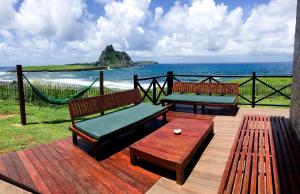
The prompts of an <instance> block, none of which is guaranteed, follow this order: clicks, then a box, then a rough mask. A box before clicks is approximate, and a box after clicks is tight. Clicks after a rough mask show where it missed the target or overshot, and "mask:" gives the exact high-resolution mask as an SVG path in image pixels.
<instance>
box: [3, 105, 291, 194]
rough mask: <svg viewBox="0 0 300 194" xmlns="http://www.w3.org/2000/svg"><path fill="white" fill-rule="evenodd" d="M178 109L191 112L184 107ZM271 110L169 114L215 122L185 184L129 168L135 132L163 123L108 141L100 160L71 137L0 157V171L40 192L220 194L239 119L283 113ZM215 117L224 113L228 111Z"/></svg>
mask: <svg viewBox="0 0 300 194" xmlns="http://www.w3.org/2000/svg"><path fill="white" fill-rule="evenodd" d="M179 110H180V111H181V110H183V111H187V112H189V110H188V109H186V110H185V107H180V108H179ZM271 110H272V109H241V110H240V111H239V112H238V114H237V115H236V116H211V115H201V114H197V115H195V114H192V113H183V112H169V113H168V117H167V118H168V120H172V119H174V118H195V119H200V120H214V122H215V129H214V131H215V136H214V137H213V138H212V139H211V138H210V139H208V140H207V141H206V142H205V144H203V146H202V147H201V148H200V149H199V151H198V153H197V154H196V156H195V157H194V159H193V162H192V163H191V165H190V166H189V167H188V169H187V173H188V174H189V173H190V176H189V178H188V179H187V181H186V183H185V184H184V185H183V186H179V185H177V184H176V182H175V181H174V179H175V174H174V173H172V172H168V171H165V170H163V169H160V168H158V167H157V166H153V165H151V164H149V163H146V162H142V163H140V164H139V165H137V166H132V165H131V164H130V158H129V149H128V148H127V147H128V146H129V145H130V144H132V143H133V142H135V141H136V140H137V139H139V138H141V137H139V138H137V135H136V133H137V130H143V131H144V133H143V135H144V136H146V135H147V134H149V133H151V132H152V131H153V130H155V129H158V128H159V127H160V126H161V125H162V122H161V120H156V121H154V122H150V123H148V124H147V125H146V126H145V127H144V128H140V129H137V128H136V129H134V130H130V131H128V133H126V134H124V135H122V136H119V137H117V138H115V139H113V140H110V141H107V142H104V143H103V144H102V145H101V147H100V150H101V153H100V160H99V161H96V160H95V159H94V158H93V156H92V153H93V152H92V148H91V146H90V145H89V144H88V143H86V142H85V141H83V140H79V141H78V143H79V147H76V146H74V145H73V144H72V142H71V138H68V139H65V140H60V141H56V142H52V143H49V144H45V145H40V146H37V147H34V148H32V149H28V150H22V151H18V152H13V153H8V154H5V155H2V156H0V173H1V174H3V175H5V176H7V177H9V178H10V179H12V180H14V181H16V182H18V183H21V184H23V185H26V186H29V187H31V188H33V189H34V190H36V191H39V192H41V193H145V192H147V191H148V192H149V193H158V192H159V193H163V192H173V193H178V192H185V193H190V192H197V191H203V192H204V193H205V192H206V193H207V192H208V193H216V191H217V189H218V185H219V183H220V179H221V176H222V173H223V170H224V168H225V164H226V161H227V158H228V154H229V151H230V148H231V145H232V142H233V139H234V136H235V133H236V129H237V126H238V124H239V122H240V118H241V115H242V114H248V113H251V112H257V113H262V114H263V113H269V114H274V113H276V112H277V110H280V109H275V110H274V109H273V112H272V111H271ZM281 112H284V114H286V112H287V111H286V110H284V111H281ZM217 114H224V115H226V112H217ZM160 176H163V177H161V178H160ZM0 190H1V189H0Z"/></svg>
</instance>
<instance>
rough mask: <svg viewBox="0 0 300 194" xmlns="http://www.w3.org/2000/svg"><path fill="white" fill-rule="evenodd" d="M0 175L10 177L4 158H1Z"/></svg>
mask: <svg viewBox="0 0 300 194" xmlns="http://www.w3.org/2000/svg"><path fill="white" fill-rule="evenodd" d="M0 174H3V175H5V176H8V175H7V170H6V167H5V164H4V162H3V159H2V156H0Z"/></svg>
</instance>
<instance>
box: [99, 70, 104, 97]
mask: <svg viewBox="0 0 300 194" xmlns="http://www.w3.org/2000/svg"><path fill="white" fill-rule="evenodd" d="M99 87H100V88H99V92H100V96H102V95H104V75H103V71H100V72H99Z"/></svg>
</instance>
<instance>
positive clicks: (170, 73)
mask: <svg viewBox="0 0 300 194" xmlns="http://www.w3.org/2000/svg"><path fill="white" fill-rule="evenodd" d="M173 78H174V74H173V71H168V74H167V82H168V90H167V95H170V94H172V89H173Z"/></svg>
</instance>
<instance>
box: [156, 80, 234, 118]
mask: <svg viewBox="0 0 300 194" xmlns="http://www.w3.org/2000/svg"><path fill="white" fill-rule="evenodd" d="M184 93H195V94H198V95H190V94H184ZM238 93H239V86H238V83H194V82H176V83H174V86H173V88H172V94H171V95H168V96H166V97H164V98H163V99H162V100H161V102H162V104H163V105H165V104H166V103H169V104H174V105H175V104H188V105H193V107H194V113H197V105H201V106H202V114H204V113H205V106H215V107H224V108H230V110H231V113H232V114H233V115H234V114H235V111H236V107H237V104H238ZM200 94H201V95H200ZM211 94H218V95H211Z"/></svg>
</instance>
